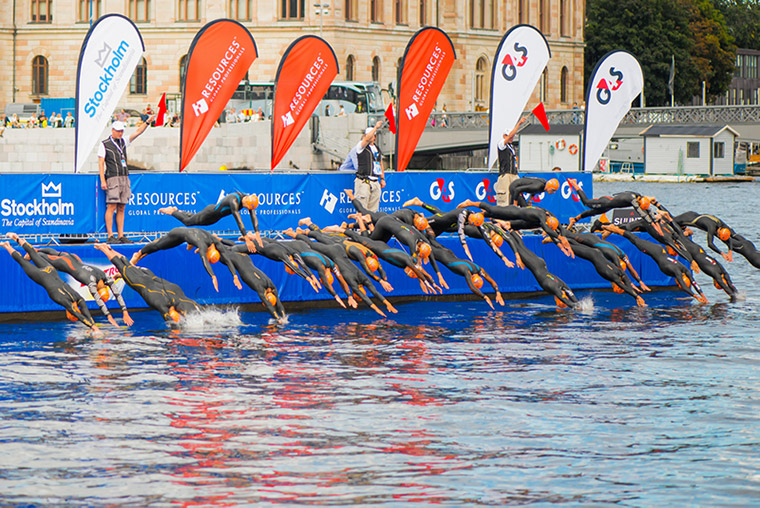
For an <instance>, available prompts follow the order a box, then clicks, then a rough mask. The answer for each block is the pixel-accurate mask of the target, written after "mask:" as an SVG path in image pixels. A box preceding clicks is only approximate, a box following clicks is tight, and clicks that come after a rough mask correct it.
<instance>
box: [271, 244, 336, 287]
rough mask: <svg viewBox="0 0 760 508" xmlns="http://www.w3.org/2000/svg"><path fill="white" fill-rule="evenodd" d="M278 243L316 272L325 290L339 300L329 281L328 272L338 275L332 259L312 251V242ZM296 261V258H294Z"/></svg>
mask: <svg viewBox="0 0 760 508" xmlns="http://www.w3.org/2000/svg"><path fill="white" fill-rule="evenodd" d="M277 243H279V244H280V245H282V246H283V247H285V248H286V249H287V250H288V252H290V253H291V255H293V256H298V257H299V258H300V259H301V260H302V261H303V263H304V264H305V265H306V266H307V267H309V268H311V269H312V270H315V271H316V272H317V273H318V274H319V278H320V280H321V281H322V285H323V286H324V287H325V289H327V292H328V293H330V294H331V295H332V296H333V298H339V297H338V294H337V293H336V292H335V290H334V289H333V287H332V284H330V283H329V281H328V280H327V272H328V271H331V272H333V273H334V274H335V275H337V273H336V272H337V270H336V269H335V263H333V261H332V259H330V258H329V257H327V256H324V255H322V254H320V253H319V252H317V251H315V250H314V249H312V248H311V244H312V242H304V241H303V240H296V239H291V240H278V241H277ZM294 259H296V258H295V257H294Z"/></svg>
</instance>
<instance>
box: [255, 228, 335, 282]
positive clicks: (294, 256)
mask: <svg viewBox="0 0 760 508" xmlns="http://www.w3.org/2000/svg"><path fill="white" fill-rule="evenodd" d="M256 254H258V255H260V256H264V257H265V258H267V259H271V260H272V261H278V262H280V263H283V264H284V265H285V271H286V272H288V273H289V274H291V275H298V276H299V277H303V278H304V279H306V280H307V281H308V282H309V284H310V285H311V287H312V289H314V291H315V292H317V293H318V292H319V288H320V287H321V286H320V284H319V281H318V280H317V278H316V277H315V276H314V274H313V273H311V270H309V267H308V266H307V264H306V262H305V261H304V259H303V258H302V257H301V255H300V254H298V253H297V252H292V251H291V250H290V249H289V248H288V247H287V246H286V245H284V244H282V243H280V241H279V240H273V239H270V238H265V239H264V242H263V244H262V245H261V246H260V247H259V248H258V249H256Z"/></svg>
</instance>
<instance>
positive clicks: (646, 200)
mask: <svg viewBox="0 0 760 508" xmlns="http://www.w3.org/2000/svg"><path fill="white" fill-rule="evenodd" d="M651 204H652V201H651V200H650V199H649V198H648V197H646V196H641V197H640V198H639V206H640V207H641V209H642V210H646V209H647V208H649V205H651Z"/></svg>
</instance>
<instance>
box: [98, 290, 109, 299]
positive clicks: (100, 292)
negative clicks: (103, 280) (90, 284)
mask: <svg viewBox="0 0 760 508" xmlns="http://www.w3.org/2000/svg"><path fill="white" fill-rule="evenodd" d="M98 295H99V296H100V299H101V300H103V301H104V302H107V301H108V298H109V297H110V296H111V293H109V292H108V288H107V287H102V288H99V289H98Z"/></svg>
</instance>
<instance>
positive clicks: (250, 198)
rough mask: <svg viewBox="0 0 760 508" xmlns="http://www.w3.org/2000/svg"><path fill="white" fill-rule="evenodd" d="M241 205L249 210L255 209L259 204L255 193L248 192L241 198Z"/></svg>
mask: <svg viewBox="0 0 760 508" xmlns="http://www.w3.org/2000/svg"><path fill="white" fill-rule="evenodd" d="M243 206H244V207H246V208H247V209H249V210H255V209H256V207H258V206H259V197H258V196H257V195H256V194H248V195H247V196H245V197H244V198H243Z"/></svg>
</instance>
